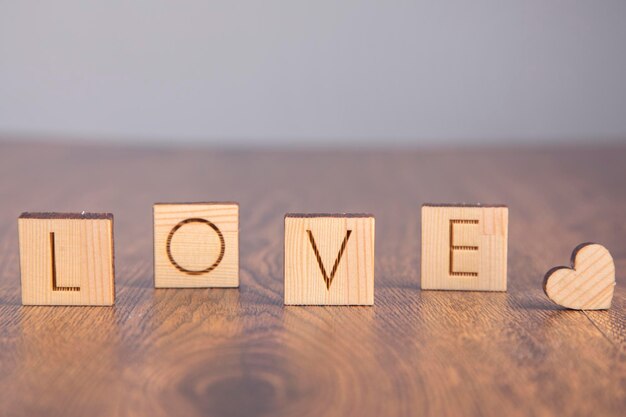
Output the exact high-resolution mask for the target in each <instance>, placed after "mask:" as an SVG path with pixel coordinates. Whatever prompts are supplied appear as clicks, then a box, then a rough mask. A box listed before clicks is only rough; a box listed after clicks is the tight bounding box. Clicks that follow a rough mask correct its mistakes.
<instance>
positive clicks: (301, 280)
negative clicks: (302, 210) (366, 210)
mask: <svg viewBox="0 0 626 417" xmlns="http://www.w3.org/2000/svg"><path fill="white" fill-rule="evenodd" d="M374 246H375V221H374V217H373V216H371V215H367V214H287V215H286V216H285V304H286V305H372V304H374V250H375V247H374Z"/></svg>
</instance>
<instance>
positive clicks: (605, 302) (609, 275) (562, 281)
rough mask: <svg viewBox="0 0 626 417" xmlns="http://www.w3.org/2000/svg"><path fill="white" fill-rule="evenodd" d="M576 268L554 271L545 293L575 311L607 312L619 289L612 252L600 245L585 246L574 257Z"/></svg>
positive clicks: (545, 283)
mask: <svg viewBox="0 0 626 417" xmlns="http://www.w3.org/2000/svg"><path fill="white" fill-rule="evenodd" d="M571 264H572V267H571V268H567V267H564V266H561V267H557V268H552V269H551V270H549V271H548V273H547V274H546V276H545V279H544V281H543V290H544V291H545V293H546V295H547V296H548V298H549V299H551V300H552V301H554V302H555V303H557V304H559V305H561V306H563V307H567V308H571V309H575V310H606V309H608V308H609V307H611V300H612V299H613V290H614V288H615V264H614V263H613V258H612V257H611V254H610V253H609V251H608V250H607V249H606V248H605V247H604V246H602V245H598V244H596V243H583V244H582V245H579V246H578V247H577V248H576V249H574V253H572V261H571Z"/></svg>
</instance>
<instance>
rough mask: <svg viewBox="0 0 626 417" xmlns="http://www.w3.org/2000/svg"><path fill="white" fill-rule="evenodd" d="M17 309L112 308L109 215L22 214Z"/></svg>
mask: <svg viewBox="0 0 626 417" xmlns="http://www.w3.org/2000/svg"><path fill="white" fill-rule="evenodd" d="M18 229H19V241H20V267H21V273H22V304H24V305H93V306H95V305H113V303H114V302H115V285H114V280H115V272H114V255H113V215H112V214H92V213H82V214H66V213H23V214H22V215H21V216H20V217H19V219H18Z"/></svg>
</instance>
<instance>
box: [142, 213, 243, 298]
mask: <svg viewBox="0 0 626 417" xmlns="http://www.w3.org/2000/svg"><path fill="white" fill-rule="evenodd" d="M154 286H155V287H156V288H210V287H238V286H239V204H237V203H230V202H228V203H180V204H155V205H154Z"/></svg>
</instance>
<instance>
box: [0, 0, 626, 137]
mask: <svg viewBox="0 0 626 417" xmlns="http://www.w3.org/2000/svg"><path fill="white" fill-rule="evenodd" d="M625 77H626V1H624V0H615V1H611V0H595V1H592V0H589V1H577V0H519V1H508V0H493V1H490V0H477V1H469V0H466V1H392V0H388V1H367V0H361V1H355V0H315V1H294V0H291V1H288V0H284V1H282V0H263V1H254V0H241V1H236V0H224V1H221V0H220V1H216V0H205V1H199V0H188V1H185V0H180V1H174V0H168V1H165V0H107V1H87V0H55V1H28V0H16V1H7V0H0V138H10V139H14V138H36V139H45V138H57V139H58V138H61V139H73V140H76V139H78V140H117V141H131V142H140V141H141V142H154V143H159V142H160V143H182V142H193V143H196V142H197V143H206V144H211V145H213V144H219V145H225V144H226V145H235V146H238V145H243V146H248V145H251V144H252V145H262V146H263V145H270V146H273V145H281V144H291V145H320V144H321V145H327V144H339V145H351V144H357V143H358V144H360V145H377V146H378V145H385V146H386V145H413V144H415V145H421V144H441V143H445V144H459V143H476V142H485V143H491V142H497V143H509V142H558V141H594V142H595V141H620V140H622V139H624V138H626V81H625Z"/></svg>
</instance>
